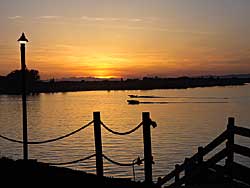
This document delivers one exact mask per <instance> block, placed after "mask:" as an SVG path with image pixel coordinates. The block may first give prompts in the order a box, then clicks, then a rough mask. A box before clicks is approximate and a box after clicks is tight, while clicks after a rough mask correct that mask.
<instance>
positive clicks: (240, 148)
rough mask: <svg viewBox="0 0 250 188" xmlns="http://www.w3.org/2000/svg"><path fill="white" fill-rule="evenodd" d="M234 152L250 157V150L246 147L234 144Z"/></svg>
mask: <svg viewBox="0 0 250 188" xmlns="http://www.w3.org/2000/svg"><path fill="white" fill-rule="evenodd" d="M233 151H234V152H235V153H238V154H240V155H243V156H246V157H250V148H248V147H246V146H240V145H238V144H234V145H233Z"/></svg>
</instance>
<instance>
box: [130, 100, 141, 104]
mask: <svg viewBox="0 0 250 188" xmlns="http://www.w3.org/2000/svg"><path fill="white" fill-rule="evenodd" d="M127 102H128V104H140V101H138V100H127Z"/></svg>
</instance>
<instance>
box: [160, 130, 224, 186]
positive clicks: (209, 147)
mask: <svg viewBox="0 0 250 188" xmlns="http://www.w3.org/2000/svg"><path fill="white" fill-rule="evenodd" d="M227 136H228V131H227V130H225V131H224V132H223V133H221V134H220V135H219V136H218V137H217V138H215V139H214V140H213V141H212V142H211V143H209V144H208V145H207V146H206V147H204V148H203V149H202V151H200V152H198V153H196V154H194V155H193V156H192V157H191V158H190V160H193V161H197V160H198V159H200V158H202V157H203V156H205V155H206V154H208V153H209V152H210V151H212V150H213V149H214V148H216V147H217V146H218V145H220V144H221V143H222V142H224V141H225V140H226V139H227ZM186 167H187V164H186V163H183V164H181V165H180V166H179V168H178V171H176V170H173V171H171V172H170V173H169V174H167V175H166V176H164V177H163V178H161V179H160V180H159V181H158V182H157V185H163V184H164V183H166V182H167V181H169V180H171V179H172V178H173V177H175V175H176V174H177V173H180V172H182V171H183V170H184V169H185V168H186Z"/></svg>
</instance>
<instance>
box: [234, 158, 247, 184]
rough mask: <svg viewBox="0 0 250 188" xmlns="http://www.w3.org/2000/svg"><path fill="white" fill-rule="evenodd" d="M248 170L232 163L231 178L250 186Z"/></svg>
mask: <svg viewBox="0 0 250 188" xmlns="http://www.w3.org/2000/svg"><path fill="white" fill-rule="evenodd" d="M249 174H250V168H248V167H246V166H243V165H241V164H239V163H236V162H234V163H233V177H234V179H236V180H240V181H242V182H244V183H247V184H249V185H250V178H249Z"/></svg>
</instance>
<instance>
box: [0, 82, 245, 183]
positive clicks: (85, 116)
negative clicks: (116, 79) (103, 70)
mask: <svg viewBox="0 0 250 188" xmlns="http://www.w3.org/2000/svg"><path fill="white" fill-rule="evenodd" d="M129 94H136V95H157V96H164V97H169V98H161V99H140V100H141V101H157V102H160V101H164V102H166V101H172V102H184V103H169V104H140V105H127V102H126V100H127V99H129V97H128V95H129ZM196 102H204V103H196ZM207 102H225V103H207ZM0 106H1V108H0V120H1V121H0V134H2V135H6V136H8V137H11V138H16V139H20V140H21V139H22V116H21V115H22V111H21V97H20V96H0ZM249 110H250V85H245V86H237V87H211V88H195V89H186V90H174V89H171V90H148V91H110V92H108V91H88V92H70V93H57V94H40V95H37V96H30V97H28V127H29V140H34V141H35V140H39V141H40V140H46V139H50V138H54V137H57V136H61V135H64V134H66V133H68V132H71V131H73V130H75V129H78V128H79V127H81V125H84V124H86V123H88V122H89V121H91V120H92V118H93V117H92V116H93V112H94V111H100V112H101V119H102V121H103V122H104V123H105V124H107V125H108V126H109V127H110V128H112V129H113V130H116V131H120V132H123V131H127V130H130V129H132V128H134V127H135V126H136V125H138V124H139V123H140V122H141V113H142V112H145V111H148V112H150V114H151V118H152V119H153V120H155V121H156V122H157V124H158V127H157V128H155V129H152V147H153V155H154V161H155V165H154V166H153V175H154V180H156V179H157V177H159V176H163V175H166V174H167V173H168V172H169V171H170V170H172V169H173V168H174V165H175V164H176V163H181V162H183V160H184V158H185V157H188V156H191V155H192V154H193V153H194V152H196V151H197V147H198V146H204V145H206V144H207V143H209V142H210V141H211V140H212V139H213V138H215V137H216V136H217V135H219V134H220V133H221V132H222V131H223V130H224V129H225V128H226V123H227V118H228V117H230V116H233V117H235V118H236V123H237V124H238V125H240V126H244V127H248V128H250V115H249V114H250V113H249ZM102 132H103V152H104V153H105V154H106V155H107V156H109V157H111V158H112V159H114V160H116V161H118V162H124V163H128V162H132V160H133V159H135V158H137V156H140V157H142V158H143V144H142V129H139V130H138V131H137V132H135V133H133V134H131V135H128V136H118V135H112V134H110V133H109V132H107V131H105V130H104V129H103V130H102ZM236 141H237V142H238V143H240V144H242V145H246V146H249V145H250V139H245V138H240V137H239V138H238V137H237V138H236ZM93 153H94V139H93V127H92V126H91V127H88V128H87V129H85V130H84V131H82V132H80V133H78V134H76V135H73V136H72V137H69V138H67V139H65V140H61V141H58V142H53V143H49V144H43V145H36V146H30V147H29V155H30V158H36V159H38V160H39V161H43V162H65V161H71V160H76V159H79V158H83V157H85V156H88V155H91V154H93ZM0 155H1V156H7V157H11V158H13V159H18V158H22V145H19V144H16V143H10V142H8V141H4V140H2V139H1V140H0ZM236 158H237V160H238V161H239V162H240V163H244V164H245V165H248V166H250V160H249V159H246V158H243V157H239V156H236ZM67 167H70V168H74V169H81V170H84V171H87V172H92V173H95V161H94V159H91V160H88V161H86V162H82V163H79V164H75V165H70V166H67ZM104 168H105V175H107V176H114V177H132V168H131V167H117V166H115V165H113V164H110V163H109V162H107V161H105V160H104ZM136 178H137V180H142V179H143V165H141V166H136Z"/></svg>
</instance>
